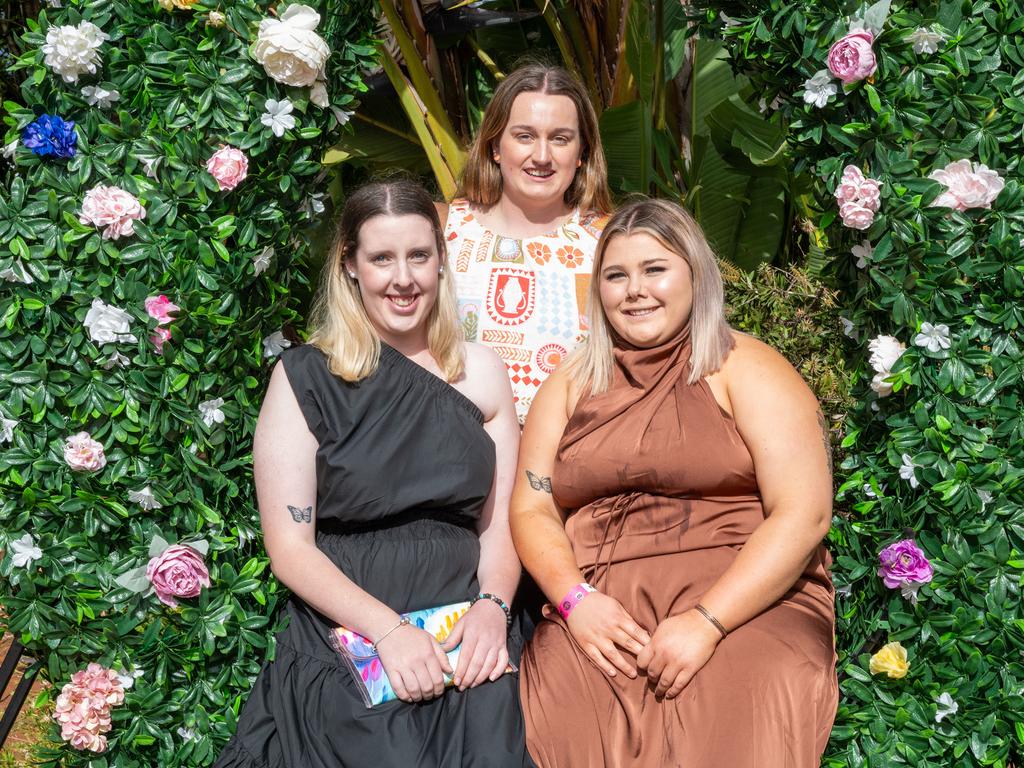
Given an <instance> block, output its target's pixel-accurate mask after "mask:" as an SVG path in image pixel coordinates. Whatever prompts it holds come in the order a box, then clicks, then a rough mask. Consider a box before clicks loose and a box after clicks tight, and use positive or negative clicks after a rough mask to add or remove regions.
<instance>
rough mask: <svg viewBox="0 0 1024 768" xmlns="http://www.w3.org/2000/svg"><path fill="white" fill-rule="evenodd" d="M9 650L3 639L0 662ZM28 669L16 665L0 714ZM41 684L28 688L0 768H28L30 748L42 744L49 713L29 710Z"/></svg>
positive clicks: (0, 753) (8, 640) (0, 755)
mask: <svg viewBox="0 0 1024 768" xmlns="http://www.w3.org/2000/svg"><path fill="white" fill-rule="evenodd" d="M10 647H11V636H10V635H5V636H4V637H3V638H0V660H2V659H3V658H4V657H5V656H6V655H7V650H8V648H10ZM27 667H28V663H27V662H26V661H25V660H24V659H22V661H21V662H20V664H19V671H18V672H16V673H15V674H14V677H13V679H12V680H11V682H10V684H9V685H8V686H7V689H6V690H5V691H3V692H2V696H0V712H4V711H5V710H6V709H7V706H8V705H9V704H10V701H11V697H12V696H13V695H14V689H15V688H16V687H17V684H18V681H19V680H20V679H21V673H22V672H24V670H25V669H26V668H27ZM44 685H45V683H42V682H40V681H38V680H37V681H36V683H35V684H34V685H33V686H32V692H31V693H30V694H29V696H28V700H27V701H26V702H25V706H24V707H23V708H22V710H21V713H20V714H19V715H18V719H17V720H16V721H15V723H14V729H13V730H12V731H11V734H10V736H8V738H7V743H6V744H4V747H3V749H2V750H0V768H30V766H32V765H33V763H34V761H33V759H32V752H33V748H34V747H35V746H36V745H37V744H40V743H41V742H44V741H46V732H47V730H49V728H50V722H51V721H50V718H49V712H47V711H45V710H37V709H35V708H34V707H33V706H32V702H33V701H35V698H36V696H37V695H38V694H39V692H40V691H42V690H43V686H44Z"/></svg>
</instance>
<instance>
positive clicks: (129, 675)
mask: <svg viewBox="0 0 1024 768" xmlns="http://www.w3.org/2000/svg"><path fill="white" fill-rule="evenodd" d="M115 674H116V675H117V680H118V682H120V683H121V687H122V688H124V689H125V690H128V689H129V688H131V687H132V686H133V685H135V680H136V679H137V678H140V677H142V676H143V675H144V674H146V670H144V669H142V667H139V666H136V665H135V664H132V668H131V669H130V670H128V671H127V672H116V673H115Z"/></svg>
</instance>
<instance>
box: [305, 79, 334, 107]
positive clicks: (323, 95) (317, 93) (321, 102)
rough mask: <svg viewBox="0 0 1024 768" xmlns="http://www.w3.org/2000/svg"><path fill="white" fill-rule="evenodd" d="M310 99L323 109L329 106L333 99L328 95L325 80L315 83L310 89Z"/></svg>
mask: <svg viewBox="0 0 1024 768" xmlns="http://www.w3.org/2000/svg"><path fill="white" fill-rule="evenodd" d="M309 100H310V101H311V102H313V104H315V105H316V106H318V107H320V108H321V109H323V108H325V107H327V106H329V105H330V103H331V100H330V98H329V97H328V96H327V83H325V82H324V81H323V80H317V81H316V82H315V83H313V87H312V88H310V89H309Z"/></svg>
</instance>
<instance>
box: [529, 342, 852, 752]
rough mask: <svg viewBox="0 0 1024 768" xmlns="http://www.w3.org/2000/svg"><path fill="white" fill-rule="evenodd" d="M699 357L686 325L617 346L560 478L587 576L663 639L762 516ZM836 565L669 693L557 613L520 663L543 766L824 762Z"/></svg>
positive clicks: (753, 482) (820, 567)
mask: <svg viewBox="0 0 1024 768" xmlns="http://www.w3.org/2000/svg"><path fill="white" fill-rule="evenodd" d="M689 358H690V344H689V328H688V327H687V328H686V329H684V331H683V332H682V333H681V334H680V337H678V338H676V339H674V340H673V341H671V342H668V343H666V344H665V345H663V346H660V347H656V348H652V349H642V350H638V349H622V348H616V349H615V360H616V364H617V365H616V371H615V379H614V383H613V385H612V387H611V389H610V390H609V391H608V392H606V393H603V394H600V395H597V396H595V397H591V398H587V399H584V400H582V401H581V402H580V404H579V405H578V406H577V408H576V411H575V412H574V413H573V415H572V418H571V419H570V420H569V423H568V424H567V425H566V428H565V432H564V434H563V435H562V439H561V442H560V443H559V446H558V453H557V457H556V462H555V467H554V473H553V476H552V488H553V491H554V497H555V500H556V501H557V502H558V504H559V505H560V506H561V507H562V508H563V509H566V510H575V511H572V512H571V513H570V515H569V517H568V519H567V520H566V524H565V529H566V533H567V534H568V536H569V540H570V541H571V542H572V546H573V551H574V553H575V555H576V561H577V563H578V564H579V566H580V568H581V569H582V571H583V574H584V576H585V577H586V578H587V579H588V580H589V581H590V583H592V584H594V585H595V586H596V587H597V588H598V589H599V590H601V591H602V592H605V593H606V594H608V595H611V596H612V597H614V598H616V599H617V600H618V601H619V602H621V603H622V605H623V606H624V607H625V608H626V610H627V611H629V613H630V614H631V615H632V616H633V618H634V619H636V621H637V622H639V623H640V624H641V625H642V626H643V627H644V628H646V629H647V630H648V631H650V632H653V631H654V629H655V628H656V627H657V625H658V623H659V622H661V621H662V620H663V619H665V618H667V617H669V616H673V615H675V614H679V613H682V612H683V611H686V610H688V609H690V608H692V607H693V606H694V605H695V604H696V603H698V602H699V601H700V598H701V596H702V595H703V594H704V593H705V592H706V591H707V590H708V589H709V588H710V587H711V586H712V585H713V584H714V583H715V581H716V580H717V579H718V578H719V576H721V574H722V573H723V572H724V571H725V570H726V568H728V567H729V565H730V564H731V563H732V562H733V560H734V559H735V557H736V555H737V554H738V552H739V550H740V549H741V548H742V547H743V545H744V543H745V542H746V541H747V538H748V537H749V536H750V534H751V533H753V531H754V529H755V528H757V526H758V525H759V524H760V523H761V522H762V521H763V520H764V517H765V512H764V507H763V506H762V504H761V498H760V496H759V494H758V489H757V478H756V477H755V474H754V465H753V462H752V460H751V457H750V453H749V452H748V451H747V448H746V446H745V444H744V443H743V440H742V439H741V437H740V435H739V433H738V432H737V430H736V426H735V423H734V422H733V420H732V418H731V417H730V416H729V415H728V414H726V413H725V412H724V411H723V410H722V409H721V408H720V407H719V405H718V403H717V401H716V400H715V398H714V396H713V395H712V393H711V390H710V388H709V387H708V385H707V383H706V382H705V381H703V380H701V381H699V382H698V383H696V384H694V385H688V384H687V383H686V378H687V376H688V374H689V370H690V363H689ZM765 407H766V408H771V407H772V406H771V403H768V402H766V403H765ZM780 418H784V416H783V415H782V414H780ZM829 562H830V560H829V556H828V553H827V552H826V550H825V548H824V547H819V548H818V549H817V550H816V551H815V553H814V555H813V556H812V557H811V561H810V563H809V564H808V566H807V568H806V570H805V571H804V573H803V574H802V576H801V577H800V578H799V579H798V580H797V582H796V583H795V584H794V585H793V587H792V589H790V590H789V592H788V593H786V595H785V596H784V597H783V598H782V599H780V600H778V601H777V602H776V603H774V604H773V605H772V606H770V607H769V608H768V609H767V610H765V611H764V612H763V613H761V614H760V615H758V616H756V617H755V618H753V619H751V620H750V621H748V622H747V623H746V624H744V625H742V626H740V627H738V628H736V629H735V630H733V631H732V632H731V633H729V635H728V636H727V637H726V638H725V639H724V640H722V642H721V643H720V644H719V646H718V648H717V650H716V651H715V653H714V655H713V656H712V657H711V659H710V660H709V661H708V663H707V664H706V665H705V666H704V667H703V668H702V669H701V670H700V671H699V672H697V674H696V675H695V676H694V678H693V680H692V681H691V682H690V683H689V685H687V687H686V688H685V689H684V690H683V692H682V693H681V694H680V695H679V696H678V697H677V698H675V699H665V700H663V701H658V700H657V699H656V698H655V696H654V692H653V688H652V687H650V686H649V684H648V680H647V678H646V677H645V676H644V675H642V674H641V675H640V676H639V677H637V679H636V680H629V679H628V678H627V677H626V676H625V675H622V674H621V673H620V674H618V675H616V676H615V677H614V678H609V677H608V676H607V675H605V674H604V673H603V672H602V671H601V670H600V669H599V668H598V667H597V666H596V665H595V664H594V663H593V662H591V661H590V659H589V657H588V656H587V655H586V654H585V653H584V652H583V650H582V649H580V648H579V647H578V646H577V645H576V644H575V643H574V641H573V639H572V637H571V635H570V633H569V631H568V629H567V627H566V626H565V623H564V622H563V621H562V619H561V618H560V617H559V616H558V614H557V611H555V610H554V609H553V608H552V607H551V606H547V607H546V608H545V618H544V619H543V620H542V621H541V622H540V624H539V626H538V627H537V630H536V633H535V634H534V636H533V639H532V641H531V643H530V644H529V645H528V647H527V649H526V651H525V653H524V655H523V661H522V668H521V677H520V692H521V696H522V706H523V711H524V713H525V717H526V734H527V746H528V748H529V750H530V754H531V755H532V757H533V758H534V760H536V761H537V763H538V765H539V766H541V768H600V766H614V767H616V768H617V767H618V766H629V767H630V768H648V767H649V768H663V767H665V766H686V767H687V768H755V767H756V768H815V767H816V766H818V765H819V762H820V758H821V754H822V752H823V751H824V749H825V746H826V743H827V741H828V736H829V731H830V730H831V727H832V721H833V718H834V716H835V712H836V706H837V701H838V687H837V682H836V673H835V663H836V655H835V636H834V626H835V615H834V611H833V597H834V593H833V590H832V584H831V581H830V579H829V576H828V566H829ZM624 653H625V652H624Z"/></svg>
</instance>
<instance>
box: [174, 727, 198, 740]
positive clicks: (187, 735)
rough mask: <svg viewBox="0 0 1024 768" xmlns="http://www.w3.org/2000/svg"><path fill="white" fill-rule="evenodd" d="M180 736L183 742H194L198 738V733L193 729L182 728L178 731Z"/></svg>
mask: <svg viewBox="0 0 1024 768" xmlns="http://www.w3.org/2000/svg"><path fill="white" fill-rule="evenodd" d="M178 735H179V736H181V740H182V741H192V740H193V739H194V738H195V737H196V732H195V731H193V730H192V729H191V728H185V727H181V728H179V729H178Z"/></svg>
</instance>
